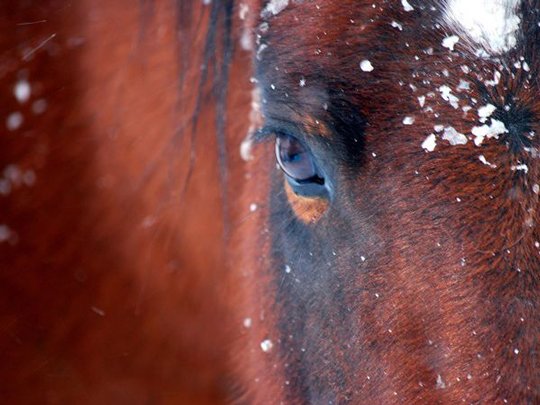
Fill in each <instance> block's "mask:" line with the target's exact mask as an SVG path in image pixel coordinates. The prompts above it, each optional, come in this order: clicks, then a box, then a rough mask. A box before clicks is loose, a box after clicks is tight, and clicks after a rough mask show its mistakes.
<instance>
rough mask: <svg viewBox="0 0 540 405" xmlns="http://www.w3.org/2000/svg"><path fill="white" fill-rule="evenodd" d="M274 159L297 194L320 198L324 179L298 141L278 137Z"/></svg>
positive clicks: (306, 149)
mask: <svg viewBox="0 0 540 405" xmlns="http://www.w3.org/2000/svg"><path fill="white" fill-rule="evenodd" d="M276 158H277V161H278V164H279V166H280V167H281V170H283V172H284V173H285V175H286V177H287V181H288V182H289V184H290V185H291V187H292V188H293V190H294V191H295V192H296V193H297V194H302V195H306V196H311V195H313V196H320V195H322V194H323V193H324V191H325V187H324V183H325V182H324V177H323V176H322V175H321V174H320V172H319V170H318V169H317V165H316V164H315V158H314V157H313V154H312V153H311V151H310V150H309V149H308V148H307V147H306V146H305V145H304V144H303V143H302V142H300V141H299V140H298V139H296V138H295V137H293V136H290V135H278V136H277V138H276Z"/></svg>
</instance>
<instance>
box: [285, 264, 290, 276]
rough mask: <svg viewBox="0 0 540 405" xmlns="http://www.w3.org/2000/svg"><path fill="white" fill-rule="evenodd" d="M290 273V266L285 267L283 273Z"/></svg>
mask: <svg viewBox="0 0 540 405" xmlns="http://www.w3.org/2000/svg"><path fill="white" fill-rule="evenodd" d="M290 272H291V266H289V265H288V264H286V265H285V273H287V274H289V273H290Z"/></svg>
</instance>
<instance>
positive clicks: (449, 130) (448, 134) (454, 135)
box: [442, 127, 467, 146]
mask: <svg viewBox="0 0 540 405" xmlns="http://www.w3.org/2000/svg"><path fill="white" fill-rule="evenodd" d="M442 138H443V139H444V140H447V141H448V142H450V145H453V146H455V145H465V144H466V143H467V137H466V136H465V135H463V134H462V133H460V132H458V131H456V130H455V128H454V127H445V128H444V132H443V136H442Z"/></svg>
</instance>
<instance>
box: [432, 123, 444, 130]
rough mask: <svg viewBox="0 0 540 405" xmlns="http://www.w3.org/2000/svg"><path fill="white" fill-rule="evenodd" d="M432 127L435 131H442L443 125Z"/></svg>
mask: <svg viewBox="0 0 540 405" xmlns="http://www.w3.org/2000/svg"><path fill="white" fill-rule="evenodd" d="M433 129H434V130H435V132H442V131H443V129H444V125H440V124H437V125H433Z"/></svg>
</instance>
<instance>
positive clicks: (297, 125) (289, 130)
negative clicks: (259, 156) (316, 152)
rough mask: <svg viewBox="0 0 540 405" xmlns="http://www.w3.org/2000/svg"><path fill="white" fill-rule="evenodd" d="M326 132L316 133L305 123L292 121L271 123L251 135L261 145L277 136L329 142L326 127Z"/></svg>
mask: <svg viewBox="0 0 540 405" xmlns="http://www.w3.org/2000/svg"><path fill="white" fill-rule="evenodd" d="M324 128H325V129H324V131H314V130H312V129H315V128H311V127H309V126H306V125H305V123H304V122H292V121H281V120H279V121H274V120H272V121H270V122H268V123H266V124H265V125H264V126H263V127H262V128H260V129H259V130H257V131H255V132H254V133H253V135H251V140H252V141H253V142H254V143H261V142H264V141H266V140H268V139H270V138H272V137H273V136H275V135H280V134H281V135H292V136H295V137H297V138H301V139H304V140H305V139H309V138H311V139H315V140H317V141H318V140H321V141H322V140H325V139H326V140H328V137H329V133H328V130H327V129H326V128H327V127H326V126H324Z"/></svg>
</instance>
